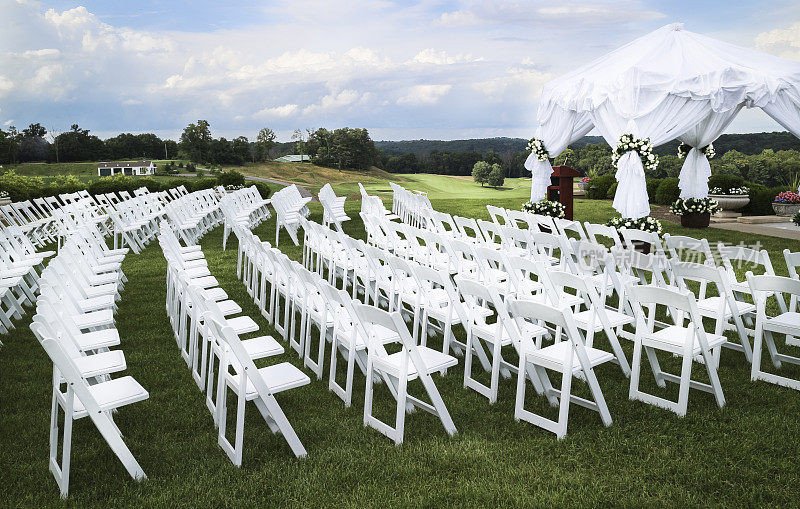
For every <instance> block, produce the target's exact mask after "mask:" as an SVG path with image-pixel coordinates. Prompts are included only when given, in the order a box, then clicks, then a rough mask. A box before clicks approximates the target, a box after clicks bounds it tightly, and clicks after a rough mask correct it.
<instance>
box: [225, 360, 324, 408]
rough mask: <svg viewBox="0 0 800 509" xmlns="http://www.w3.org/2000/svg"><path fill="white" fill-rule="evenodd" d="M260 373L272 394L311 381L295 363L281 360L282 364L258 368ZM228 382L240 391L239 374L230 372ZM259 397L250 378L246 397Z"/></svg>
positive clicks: (250, 398)
mask: <svg viewBox="0 0 800 509" xmlns="http://www.w3.org/2000/svg"><path fill="white" fill-rule="evenodd" d="M258 374H260V375H261V378H263V379H264V383H266V385H267V387H269V390H270V392H272V394H276V393H278V392H282V391H287V390H289V389H294V388H296V387H302V386H304V385H308V384H310V383H311V379H310V378H309V377H308V375H306V374H305V373H303V372H302V371H300V369H299V368H298V367H297V366H295V365H294V364H290V363H288V362H281V363H280V364H275V365H274V366H266V367H264V368H260V369H259V370H258ZM228 383H229V384H230V385H231V387H232V388H233V390H234V391H236V392H238V391H239V376H238V375H231V374H229V375H228ZM257 397H258V391H256V386H255V385H253V382H252V381H251V380H250V379H249V378H248V379H247V391H246V392H245V398H246V399H247V400H248V401H251V400H254V399H256V398H257Z"/></svg>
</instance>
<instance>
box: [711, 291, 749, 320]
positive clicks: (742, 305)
mask: <svg viewBox="0 0 800 509" xmlns="http://www.w3.org/2000/svg"><path fill="white" fill-rule="evenodd" d="M722 301H723V297H719V296H717V297H708V298H707V299H702V300H698V301H697V309H698V310H699V311H700V314H701V315H703V316H708V317H711V318H716V317H717V315H719V309H720V307H721V306H722ZM734 302H735V303H736V304H735V305H736V308H737V310H738V311H739V314H740V315H744V314H746V313H754V312H755V310H756V306H755V305H754V304H750V303H749V302H741V301H738V300H736V301H734ZM724 309H725V316H724V317H723V318H728V317H729V316H731V310H730V308H728V306H727V305H725V307H724Z"/></svg>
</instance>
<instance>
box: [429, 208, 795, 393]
mask: <svg viewBox="0 0 800 509" xmlns="http://www.w3.org/2000/svg"><path fill="white" fill-rule="evenodd" d="M488 209H489V211H490V214H492V215H493V217H495V216H498V215H500V212H503V210H504V209H498V208H496V207H492V206H488ZM513 212H514V211H509V210H505V215H506V218H507V220H508V223H506V224H511V225H513V226H510V228H515V227H518V226H519V225H520V223H521V222H522V221H523V220H524V219H528V221H527V224H528V228H533V226H534V225H536V226H538V224H541V222H539V221H536V218H535V217H531V216H532V215H530V214H529V215H527V216H526V215H525V214H524V213H522V214H514V213H513ZM445 216H446V215H442V214H439V215H434V216H433V217H434V221H431V223H432V224H433V226H434V227H436V223H437V220H438V222H439V223H445V222H446V221H447V218H446V217H445ZM497 222H498V223H499V221H497ZM478 223H480V221H479V222H478ZM537 223H538V224H537ZM449 224H455V226H456V229H457V227H458V224H457V222H456V221H450V223H449ZM523 224H524V223H523ZM550 226H551V228H552V227H555V228H554V230H556V231H558V230H560V233H561V235H563V236H564V237H566V236H567V235H568V230H572V231H574V232H576V233H577V234H578V237H579V238H590V239H591V240H592V241H594V242H595V243H597V237H601V236H604V237H607V238H608V239H610V240H611V241H612V243H613V244H614V248H612V253H615V255H616V258H620V259H622V260H623V261H624V259H636V258H639V259H640V260H639V261H640V263H638V264H633V266H630V267H629V268H630V269H631V270H632V271H633V273H632V274H631V275H637V276H641V277H642V278H644V279H643V280H647V279H646V278H645V274H646V273H648V272H649V273H650V275H651V278H650V279H649V281H650V283H651V284H656V285H659V286H669V285H673V284H677V285H678V286H681V287H684V288H685V287H686V285H685V284H684V281H685V280H686V279H690V280H691V279H693V278H692V277H691V276H692V275H694V276H695V277H694V280H695V281H696V282H697V283H699V284H698V286H699V289H698V290H697V291H696V293H697V299H698V301H697V304H698V311H699V312H700V314H701V315H702V316H706V317H709V318H712V319H714V320H715V323H716V325H715V334H717V335H721V334H722V332H723V331H724V330H733V331H735V332H736V334H737V335H738V336H739V342H730V341H727V340H724V342H723V343H722V344H723V345H724V346H726V347H729V348H733V349H735V350H739V351H743V352H744V354H745V358H746V359H747V361H748V362H750V363H751V378H752V379H753V380H756V379H770V381H775V383H780V384H782V385H789V386H792V387H796V388H800V385H798V384H796V383H793V382H790V381H787V379H786V378H785V377H783V378H781V377H778V376H777V375H768V374H766V373H765V372H764V371H763V370H762V369H761V367H760V359H761V352H760V350H761V346H760V344H761V342H762V341H764V340H766V341H767V343H768V345H767V346H768V350H769V352H770V354H771V355H770V357H771V360H772V363H773V365H774V366H775V367H776V368H778V367H780V366H781V361H784V362H788V363H791V364H796V363H797V359H796V358H795V357H792V356H787V355H785V354H780V353H778V352H777V351H776V349H775V346H774V342H773V341H772V340H771V338H764V337H762V334H761V333H760V332H758V333H757V332H755V330H754V325H753V322H754V321H755V322H757V321H758V320H757V315H758V313H757V308H758V306H759V303H758V302H757V299H755V296H754V295H753V286H752V284H751V282H750V281H748V280H746V279H745V278H741V279H740V278H739V277H738V275H737V272H736V268H740V269H741V268H742V267H743V266H744V265H748V266H749V268H751V269H754V270H755V269H756V268H758V270H759V271H761V272H762V273H763V275H764V276H766V279H765V280H771V281H778V280H781V279H780V278H779V277H778V276H775V272H774V269H773V266H772V263H771V260H770V258H769V253H768V252H767V251H766V250H764V249H761V250H757V249H751V248H747V247H745V246H743V245H741V246H726V245H724V244H722V243H718V245H717V252H716V256H715V253H713V252H712V250H711V248H710V246H709V244H708V241H707V240H706V239H694V238H692V237H686V236H670V235H669V234H666V235H665V237H664V242H663V245H662V243H661V239H660V238H659V236H658V235H657V234H655V233H649V232H642V231H639V230H628V229H621V230H619V231H617V230H616V229H615V228H612V227H608V226H605V225H596V224H592V223H588V222H587V223H584V228H585V232H586V234H585V235H581V234H580V232H581V230H582V228H581V226H580V223H577V222H574V221H573V222H567V221H563V220H558V219H556V220H555V221H553V223H552V225H550ZM504 228H508V227H507V226H504V227H500V230H501V231H503V229H504ZM448 231H449V229H448ZM487 237H488V235H487ZM636 242H642V243H646V244H650V246H651V249H652V250H653V253H654V255H653V256H651V257H649V258H646V259H643V258H644V257H641V256H639V255H638V254H636V252H635V250H634V247H635V245H634V244H635V243H636ZM626 247H627V249H626ZM717 260H718V261H719V266H717V265H716V264H715V261H717ZM784 260H785V262H786V265H787V269H788V272H789V275H790V277H789V278H788V279H794V280H797V279H798V276H797V266H798V265H800V254H797V253H791V252H790V251H789V250H785V251H784ZM682 262H685V263H682ZM697 262H702V264H703V265H706V266H711V267H713V268H715V270H705V269H703V267H694V270H693V271H692V272H691V273H690V274H687V273H686V271H685V270H680V271H678V273H676V271H675V269H674V267H675V266H676V265H677V266H679V267H693V266H694V265H695V264H696V263H697ZM647 266H650V267H651V268H652V269H653V270H647V269H646V267H647ZM735 266H736V267H735ZM755 277H756V278H758V277H759V276H755ZM775 277H778V278H779V279H770V278H775ZM676 279H677V280H678V281H677V283H676ZM756 280H758V279H756ZM786 283H787V285H789V286H791V283H790V282H788V281H786ZM709 284H711V285H713V286H715V287H716V293H717V295H707V286H708V285H709ZM788 293H789V305H788V306H787V304H786V300H785V299H784V296H783V295H782V294H780V293H778V292H767V293H766V294H765V295H764V296H763V299H764V302H766V299H767V298H768V297H773V296H774V297H775V301H776V304H777V307H778V310H779V315H778V316H777V317H774V318H776V319H778V320H779V321H786V320H788V319H789V318H790V317H793V316H795V315H794V309H796V307H795V303H796V298H795V296H793V295H791V292H788ZM748 296H749V297H748ZM764 316H765V318H764V319H767V318H766V315H764ZM781 317H782V318H781ZM754 318H755V320H754ZM755 328H756V329H757V327H755ZM749 336H754V337H755V340H754V343H755V342H758V345H757V346H754V347H753V348H756V349H757V350H758V352H757V354H756V355H755V356H754V354H753V352H752V349H751V346H750V343H749V339H748V337H749ZM786 343H787V344H788V345H791V346H798V344H800V342H798V341H797V339H796V334H786ZM718 352H719V350H717V355H718Z"/></svg>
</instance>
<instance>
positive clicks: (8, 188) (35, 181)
mask: <svg viewBox="0 0 800 509" xmlns="http://www.w3.org/2000/svg"><path fill="white" fill-rule="evenodd" d="M46 189H47V186H46V185H45V183H44V181H43V180H42V179H40V178H39V177H27V176H25V175H17V172H15V171H14V170H11V171H7V172H5V173H3V174H2V175H0V191H5V192H6V193H8V197H9V198H11V201H25V200H30V199H31V198H38V197H40V196H45V191H46Z"/></svg>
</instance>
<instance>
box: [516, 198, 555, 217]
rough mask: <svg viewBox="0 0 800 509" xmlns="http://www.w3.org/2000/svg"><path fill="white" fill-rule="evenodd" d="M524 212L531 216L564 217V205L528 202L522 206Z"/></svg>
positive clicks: (552, 202)
mask: <svg viewBox="0 0 800 509" xmlns="http://www.w3.org/2000/svg"><path fill="white" fill-rule="evenodd" d="M522 210H523V211H525V212H530V213H531V214H539V215H540V216H550V217H558V218H563V217H564V205H563V204H562V203H561V202H557V201H547V200H540V201H537V202H533V201H528V202H525V203H523V204H522Z"/></svg>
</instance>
